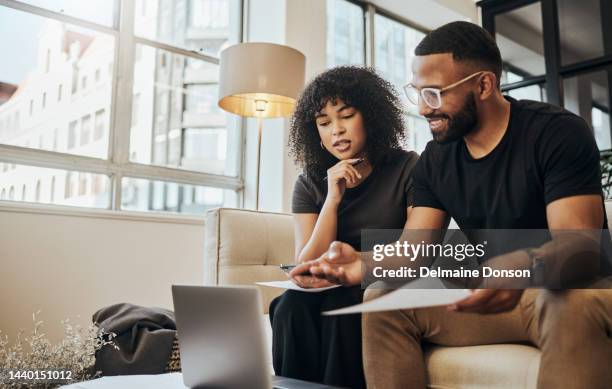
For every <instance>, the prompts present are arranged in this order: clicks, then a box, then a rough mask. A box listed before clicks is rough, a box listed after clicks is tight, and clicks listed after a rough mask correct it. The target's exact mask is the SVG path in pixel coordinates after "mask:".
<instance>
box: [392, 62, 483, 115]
mask: <svg viewBox="0 0 612 389" xmlns="http://www.w3.org/2000/svg"><path fill="white" fill-rule="evenodd" d="M484 72H485V71H484V70H481V71H479V72H476V73H474V74H471V75H469V76H467V77H466V78H464V79H462V80H459V81H457V82H455V83H454V84H450V85H449V86H446V87H444V88H442V89H439V88H423V89H418V88H417V87H416V86H414V85H412V84H406V85H404V93H406V97H408V101H410V102H411V103H412V104H414V105H419V97H420V98H421V99H423V101H424V102H425V104H427V105H428V106H429V107H430V108H432V109H438V108H440V107H441V106H442V93H444V92H446V91H447V90H449V89H451V88H454V87H456V86H457V85H460V84H462V83H464V82H466V81H467V80H469V79H471V78H473V77H476V76H477V75H479V74H482V73H484Z"/></svg>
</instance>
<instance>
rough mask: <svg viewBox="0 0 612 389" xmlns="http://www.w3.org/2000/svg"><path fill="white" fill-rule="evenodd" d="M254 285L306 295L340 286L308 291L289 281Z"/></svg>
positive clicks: (335, 286)
mask: <svg viewBox="0 0 612 389" xmlns="http://www.w3.org/2000/svg"><path fill="white" fill-rule="evenodd" d="M256 284H257V285H263V286H271V287H273V288H281V289H291V290H299V291H301V292H308V293H317V292H323V291H324V290H329V289H334V288H337V287H339V286H340V285H332V286H326V287H324V288H310V289H306V288H302V287H300V286H298V285H296V284H294V283H293V282H291V281H289V280H287V281H270V282H256Z"/></svg>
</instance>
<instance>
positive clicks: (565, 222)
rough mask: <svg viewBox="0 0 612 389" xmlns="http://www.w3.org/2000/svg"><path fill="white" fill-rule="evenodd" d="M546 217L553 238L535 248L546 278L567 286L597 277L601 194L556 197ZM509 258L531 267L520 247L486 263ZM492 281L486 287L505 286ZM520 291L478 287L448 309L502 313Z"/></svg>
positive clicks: (505, 263) (517, 264)
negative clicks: (477, 289)
mask: <svg viewBox="0 0 612 389" xmlns="http://www.w3.org/2000/svg"><path fill="white" fill-rule="evenodd" d="M546 217H547V220H548V225H549V229H550V232H551V236H552V240H551V241H549V242H547V243H545V244H543V245H542V246H541V247H538V248H535V249H534V252H536V254H537V255H538V257H539V258H540V260H542V261H544V263H545V269H546V270H545V272H546V276H547V278H548V279H547V280H545V281H546V282H547V283H551V284H552V283H554V284H556V283H560V284H561V285H568V284H571V283H572V282H578V281H581V280H583V279H585V278H590V277H594V276H596V275H597V273H598V271H599V265H600V263H599V261H600V257H599V254H600V250H601V246H600V237H601V228H603V220H604V210H603V203H602V200H601V196H600V195H580V196H571V197H565V198H562V199H559V200H555V201H553V202H551V203H550V204H548V206H547V207H546ZM585 253H589V254H591V255H587V254H585ZM510 261H511V262H512V263H513V266H512V267H514V268H519V269H531V266H532V262H531V258H530V256H529V255H528V254H527V252H526V251H523V250H521V251H516V252H512V253H509V254H507V255H502V256H500V257H497V258H493V259H491V260H490V261H488V262H487V266H491V267H494V268H495V267H497V268H508V267H509V265H508V263H509V262H510ZM492 280H493V284H491V283H489V284H488V285H487V284H485V286H486V287H489V288H496V287H498V288H501V287H503V286H504V285H501V284H498V285H495V284H494V283H495V282H500V281H499V280H496V279H492ZM507 286H508V285H506V287H507ZM522 293H523V290H522V289H513V290H507V289H506V290H504V289H481V290H479V291H477V292H475V293H473V294H471V295H470V296H468V297H466V298H465V299H463V300H461V301H459V302H457V303H456V304H454V305H452V306H451V307H449V308H450V309H452V310H457V311H464V312H475V313H498V312H504V311H508V310H512V309H514V307H515V306H516V304H518V301H519V300H520V297H521V295H522Z"/></svg>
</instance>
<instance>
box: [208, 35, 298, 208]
mask: <svg viewBox="0 0 612 389" xmlns="http://www.w3.org/2000/svg"><path fill="white" fill-rule="evenodd" d="M305 66H306V58H305V57H304V54H302V53H301V52H299V51H298V50H295V49H293V48H291V47H288V46H283V45H277V44H273V43H241V44H237V45H234V46H230V47H228V48H226V49H225V50H223V51H222V52H221V55H220V61H219V107H221V108H222V109H223V110H225V111H227V112H231V113H234V114H236V115H240V116H242V117H254V118H257V131H258V135H257V178H256V184H255V190H256V197H255V209H259V175H260V171H259V170H260V160H261V136H262V126H263V119H265V118H275V117H289V116H291V114H292V113H293V109H294V107H295V101H296V99H297V96H298V94H299V92H300V90H301V89H302V87H303V86H304V71H305Z"/></svg>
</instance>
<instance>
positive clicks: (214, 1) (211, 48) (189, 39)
mask: <svg viewBox="0 0 612 389" xmlns="http://www.w3.org/2000/svg"><path fill="white" fill-rule="evenodd" d="M240 3H241V2H240V0H189V1H185V0H182V1H178V0H161V1H150V0H136V10H135V11H136V15H135V19H136V20H135V26H134V29H135V33H136V35H138V36H141V37H143V38H147V39H151V40H155V41H160V42H164V43H167V44H171V45H174V46H178V47H182V48H185V49H188V50H195V51H198V52H201V53H203V54H209V55H214V56H218V54H219V52H220V51H221V50H223V49H224V48H226V47H227V46H229V45H231V44H235V43H238V42H239V40H240V37H239V32H240V28H241V26H240V25H241V22H240V14H241V12H240Z"/></svg>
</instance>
